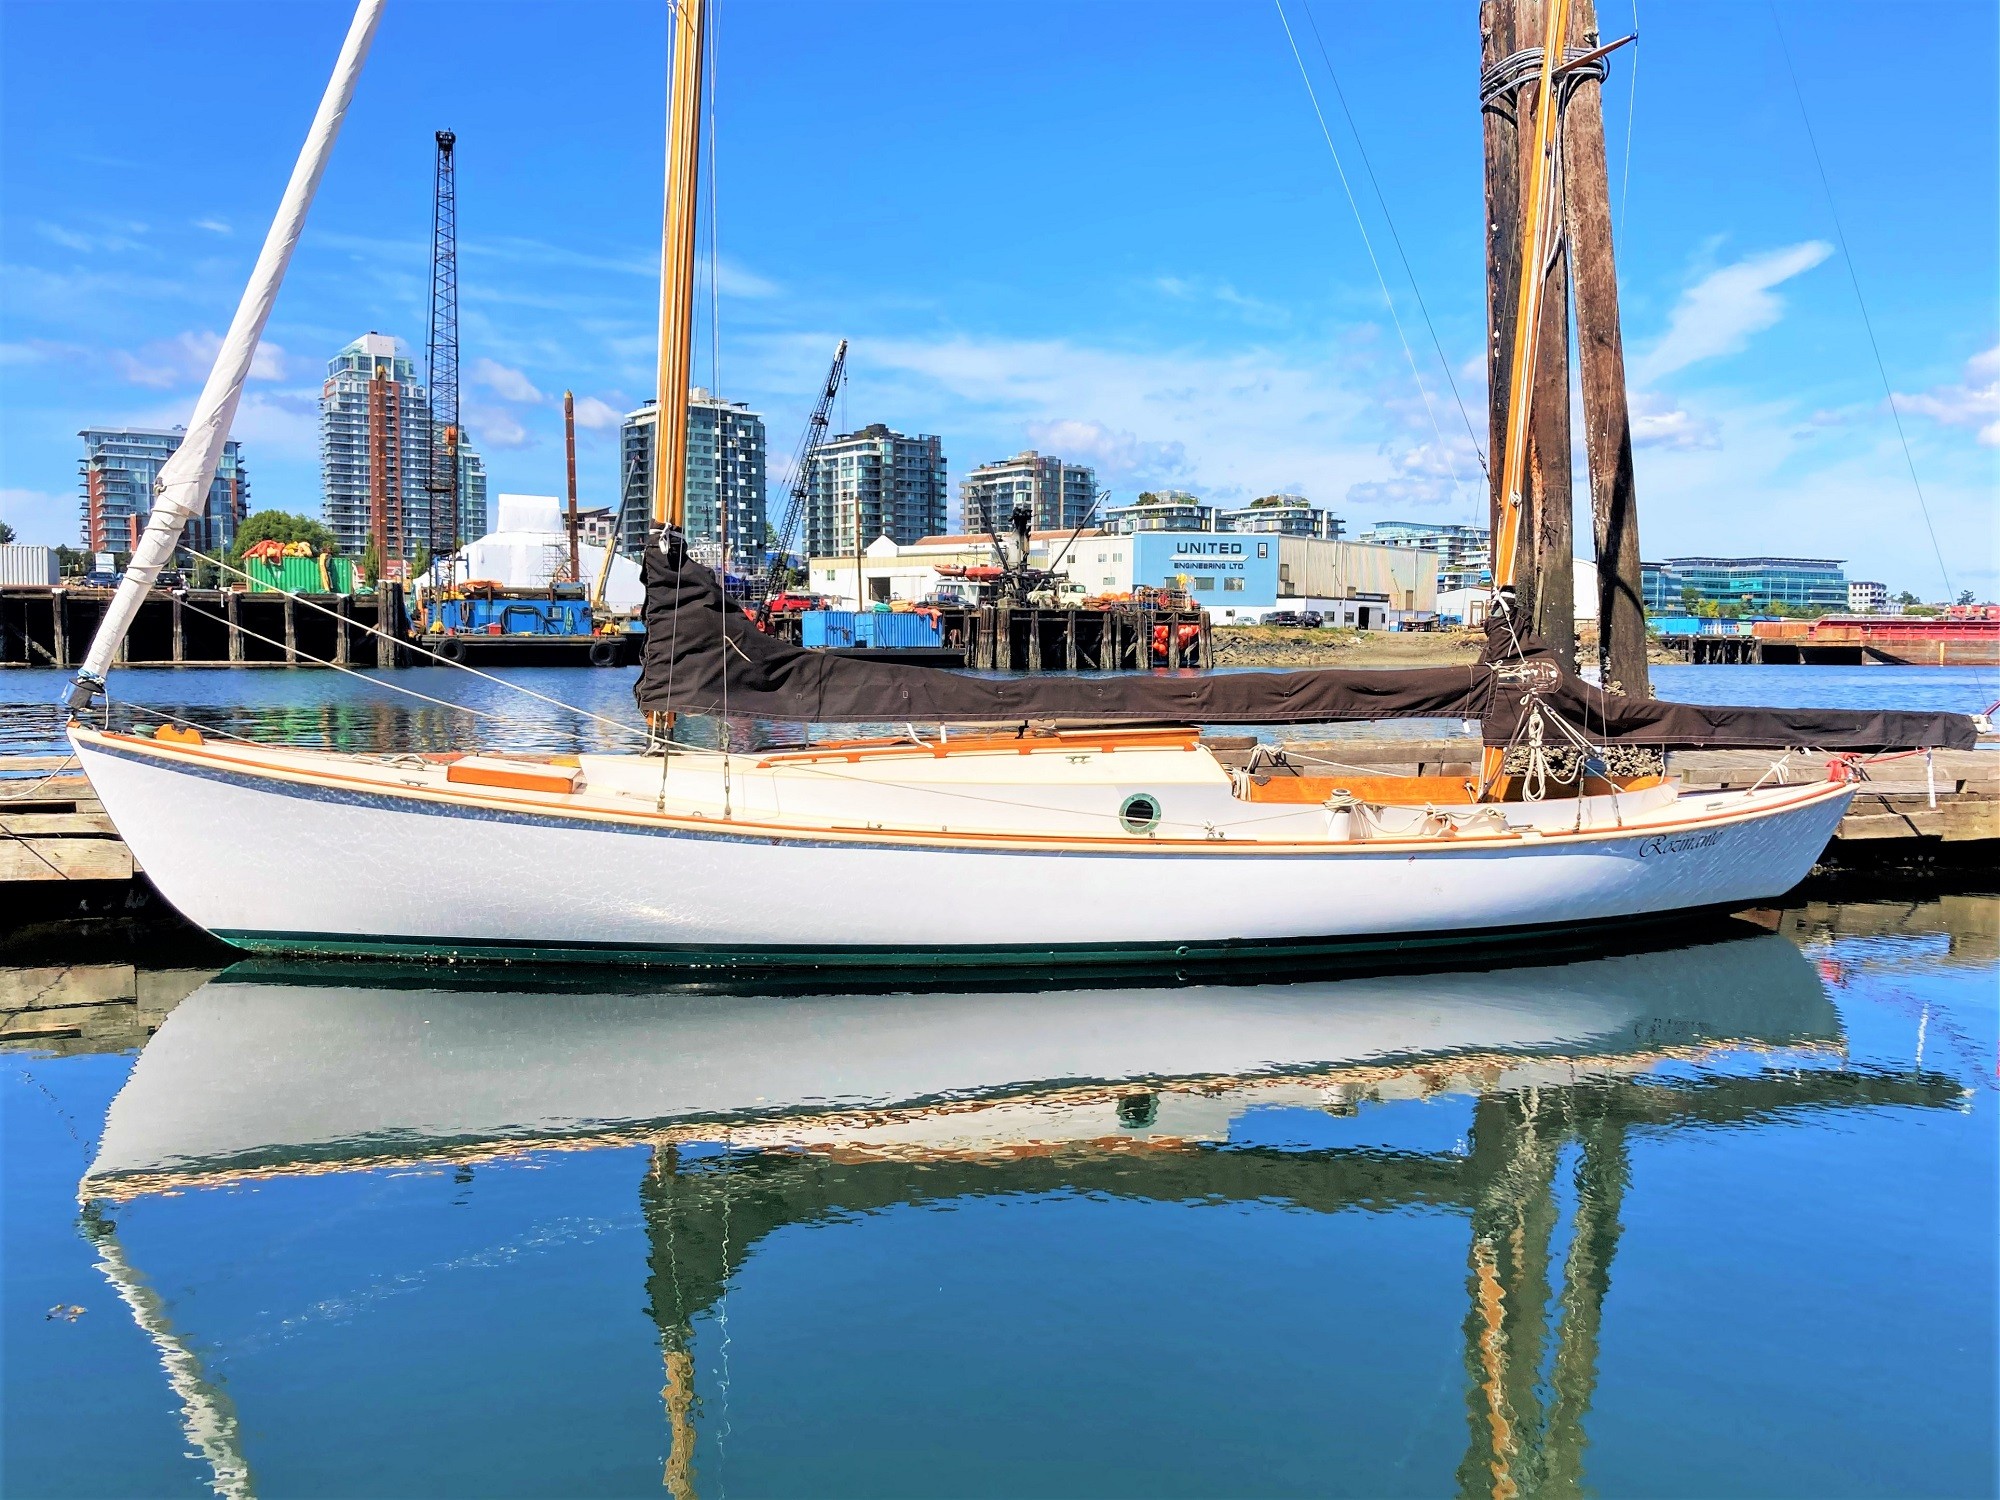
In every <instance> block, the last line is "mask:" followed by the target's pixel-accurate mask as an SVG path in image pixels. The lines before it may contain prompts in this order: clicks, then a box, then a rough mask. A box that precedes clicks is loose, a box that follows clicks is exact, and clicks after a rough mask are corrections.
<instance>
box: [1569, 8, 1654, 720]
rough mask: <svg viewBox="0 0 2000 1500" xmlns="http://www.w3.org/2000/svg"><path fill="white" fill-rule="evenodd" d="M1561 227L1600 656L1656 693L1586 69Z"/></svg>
mask: <svg viewBox="0 0 2000 1500" xmlns="http://www.w3.org/2000/svg"><path fill="white" fill-rule="evenodd" d="M1573 4H1574V5H1575V7H1576V20H1575V27H1576V31H1577V34H1578V37H1579V39H1580V40H1581V41H1582V43H1583V45H1584V46H1586V47H1594V46H1595V45H1596V42H1597V16H1596V9H1595V6H1594V5H1593V3H1592V0H1573ZM1562 130H1563V168H1564V174H1565V189H1566V191H1565V194H1564V209H1565V215H1564V217H1565V234H1566V236H1567V238H1568V240H1569V246H1570V250H1571V252H1572V255H1571V265H1572V267H1573V270H1572V273H1571V274H1572V276H1573V278H1574V280H1575V283H1576V352H1577V366H1578V370H1579V372H1580V374H1581V378H1582V385H1583V431H1584V446H1585V449H1586V451H1587V452H1588V454H1589V457H1590V511H1591V521H1592V531H1593V533H1594V540H1595V542H1596V555H1597V659H1598V665H1599V667H1600V669H1601V670H1602V674H1603V681H1604V683H1605V685H1606V686H1607V687H1611V688H1614V689H1616V690H1617V691H1619V692H1623V693H1628V694H1630V695H1632V696H1633V697H1638V698H1645V697H1650V696H1651V694H1652V687H1651V684H1650V683H1649V682H1648V680H1647V675H1646V609H1645V600H1644V595H1643V593H1642V592H1641V588H1640V574H1639V505H1638V495H1637V492H1636V490H1635V488H1634V485H1633V475H1632V418H1631V413H1630V411H1629V410H1628V409H1627V407H1626V402H1625V342H1624V336H1623V334H1622V333H1621V332H1620V331H1619V323H1618V272H1617V266H1616V263H1615V262H1614V261H1613V259H1612V255H1611V186H1610V180H1609V174H1608V171H1607V168H1606V162H1605V156H1604V87H1603V84H1602V82H1601V81H1600V80H1599V79H1598V78H1597V76H1596V75H1595V74H1594V73H1592V72H1591V71H1590V70H1589V69H1580V70H1579V73H1578V77H1577V81H1576V84H1575V92H1574V93H1573V94H1572V95H1571V96H1570V99H1569V103H1568V106H1567V107H1566V108H1565V110H1564V112H1563V121H1562Z"/></svg>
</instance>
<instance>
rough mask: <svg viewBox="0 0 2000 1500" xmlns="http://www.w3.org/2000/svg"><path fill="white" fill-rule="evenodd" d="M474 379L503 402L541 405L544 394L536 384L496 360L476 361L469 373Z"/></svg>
mask: <svg viewBox="0 0 2000 1500" xmlns="http://www.w3.org/2000/svg"><path fill="white" fill-rule="evenodd" d="M469 373H470V375H471V377H472V379H473V380H475V381H476V382H478V383H479V384H480V385H483V386H485V387H486V388H487V389H488V390H489V391H491V392H493V394H494V395H496V396H498V397H499V398H500V399H501V400H502V401H521V402H526V403H529V404H531V405H533V404H539V403H540V402H541V401H542V399H543V397H542V393H541V392H540V391H538V390H536V389H535V385H534V382H533V381H531V380H529V379H528V377H527V376H526V375H524V374H522V373H521V372H520V371H519V370H516V369H512V368H510V367H509V366H507V365H503V364H501V363H500V362H499V361H498V360H494V359H475V360H474V361H473V362H472V369H471V371H470V372H469Z"/></svg>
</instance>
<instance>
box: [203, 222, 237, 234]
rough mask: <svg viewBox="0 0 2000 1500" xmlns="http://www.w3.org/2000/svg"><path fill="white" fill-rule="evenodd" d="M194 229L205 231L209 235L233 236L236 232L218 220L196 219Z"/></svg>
mask: <svg viewBox="0 0 2000 1500" xmlns="http://www.w3.org/2000/svg"><path fill="white" fill-rule="evenodd" d="M194 227H195V228H197V229H206V230H207V231H208V232H209V233H210V234H234V233H235V232H236V231H234V230H233V229H231V228H230V227H229V226H228V225H227V224H225V223H223V221H222V220H220V219H196V220H195V221H194Z"/></svg>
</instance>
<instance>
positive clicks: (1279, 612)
mask: <svg viewBox="0 0 2000 1500" xmlns="http://www.w3.org/2000/svg"><path fill="white" fill-rule="evenodd" d="M1264 623H1265V624H1266V625H1303V624H1305V617H1304V616H1303V615H1301V614H1300V613H1299V612H1298V611H1297V610H1295V609H1274V610H1272V611H1271V612H1270V613H1269V614H1268V615H1266V616H1264Z"/></svg>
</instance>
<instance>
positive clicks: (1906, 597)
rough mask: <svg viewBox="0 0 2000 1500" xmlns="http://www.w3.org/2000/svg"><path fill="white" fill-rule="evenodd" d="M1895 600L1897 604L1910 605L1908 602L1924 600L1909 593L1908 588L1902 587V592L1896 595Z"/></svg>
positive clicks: (1921, 601) (1920, 602) (1913, 602)
mask: <svg viewBox="0 0 2000 1500" xmlns="http://www.w3.org/2000/svg"><path fill="white" fill-rule="evenodd" d="M1896 602H1897V603H1898V604H1903V605H1910V604H1922V603H1923V602H1924V601H1923V600H1921V599H1919V598H1918V597H1917V596H1916V595H1915V594H1913V593H1911V592H1910V591H1909V590H1908V589H1904V590H1903V592H1902V593H1900V594H1898V595H1897V596H1896Z"/></svg>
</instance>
